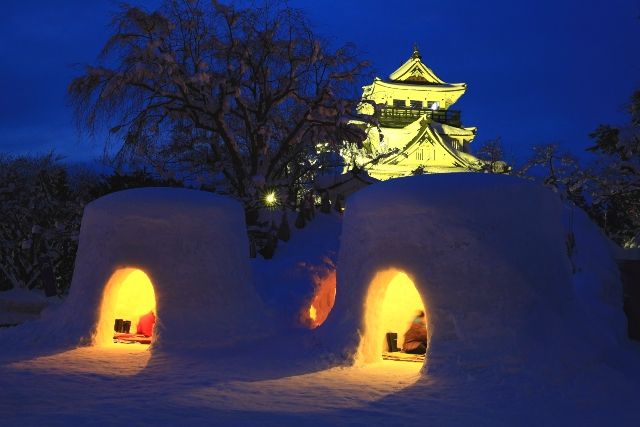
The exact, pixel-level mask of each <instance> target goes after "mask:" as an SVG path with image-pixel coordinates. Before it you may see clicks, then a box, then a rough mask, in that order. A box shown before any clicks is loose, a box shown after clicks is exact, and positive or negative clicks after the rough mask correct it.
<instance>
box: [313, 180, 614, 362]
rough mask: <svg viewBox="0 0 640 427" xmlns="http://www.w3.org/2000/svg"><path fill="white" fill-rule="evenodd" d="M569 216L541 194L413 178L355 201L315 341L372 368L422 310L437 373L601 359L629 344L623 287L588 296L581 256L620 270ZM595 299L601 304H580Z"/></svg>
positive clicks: (594, 289) (517, 183) (607, 281)
mask: <svg viewBox="0 0 640 427" xmlns="http://www.w3.org/2000/svg"><path fill="white" fill-rule="evenodd" d="M564 209H565V208H564V207H563V204H562V202H561V200H560V198H559V197H558V196H557V195H556V194H554V193H553V192H551V191H550V190H548V189H546V188H544V187H542V186H540V185H537V184H534V183H530V182H527V181H524V180H521V179H518V178H515V177H510V176H498V175H490V174H474V173H469V174H443V175H441V174H438V175H422V176H414V177H407V178H401V179H396V180H389V181H385V182H383V183H379V184H377V185H375V186H370V187H368V188H366V189H364V190H362V191H360V192H358V193H357V194H355V195H353V197H352V199H351V200H350V204H349V209H348V210H347V211H346V213H345V217H344V225H343V232H342V236H341V246H340V252H339V256H338V264H337V293H336V302H335V305H334V308H333V311H332V313H331V314H330V316H329V318H328V319H327V321H326V322H325V324H324V325H323V326H322V327H321V328H319V329H318V333H319V334H324V335H321V337H322V339H323V342H324V343H325V345H326V346H327V347H329V348H332V349H333V350H334V351H335V353H337V354H341V355H346V357H347V358H348V359H349V360H352V361H355V362H356V363H359V362H360V363H368V362H375V361H378V360H381V358H382V353H383V352H384V351H385V350H386V347H385V346H386V345H387V344H386V342H385V335H386V334H387V333H390V332H391V333H396V334H397V336H398V340H399V341H401V339H402V336H403V334H404V332H405V331H406V330H407V327H408V325H409V324H410V323H411V319H412V317H414V316H415V311H416V310H417V309H418V310H420V309H424V311H425V313H426V323H427V330H428V348H427V355H426V361H425V364H426V366H427V367H428V369H429V372H438V371H440V372H443V371H446V372H470V371H471V372H478V371H480V370H487V369H497V370H498V371H499V372H507V371H509V372H511V371H513V370H519V369H525V366H526V367H527V368H526V369H529V368H530V367H531V366H534V365H535V364H536V363H538V365H537V366H539V367H540V369H546V370H553V369H554V368H553V367H554V366H557V367H566V366H568V365H575V366H577V365H579V364H580V363H581V361H583V362H584V363H588V360H595V359H597V357H598V355H599V354H602V352H604V351H607V348H608V346H610V345H615V344H616V340H618V339H622V338H621V337H623V336H624V329H623V326H622V325H623V324H622V323H621V322H620V321H621V319H623V318H624V316H623V315H622V309H621V299H617V298H616V297H615V296H616V295H617V296H620V282H619V278H617V276H615V275H612V276H607V275H606V274H600V277H599V279H602V280H600V281H598V282H597V283H590V284H589V285H588V287H590V290H588V291H585V290H584V289H582V288H581V286H582V285H581V284H580V283H579V281H578V280H576V277H578V274H573V273H572V259H571V257H574V258H575V256H576V255H575V254H576V253H578V254H580V253H582V254H583V255H584V254H585V253H586V252H585V251H592V252H593V251H595V252H594V253H599V254H600V255H601V256H600V259H599V261H598V265H599V266H602V267H597V268H604V269H606V268H610V267H611V268H613V269H615V262H614V260H613V257H612V256H609V254H608V245H607V242H606V241H605V240H604V237H603V236H602V234H601V233H599V232H598V231H597V230H596V231H595V232H594V231H593V230H591V229H590V230H589V233H590V236H591V237H589V241H588V242H587V243H585V240H584V239H583V235H585V233H583V230H580V229H576V230H567V224H566V222H563V213H564ZM586 227H592V228H595V226H593V225H592V224H591V223H588V224H587V225H586ZM568 231H572V232H573V231H575V239H576V248H575V250H573V254H572V253H571V251H569V250H568V246H567V232H568ZM589 233H587V234H589ZM593 236H596V237H593ZM581 245H582V246H581ZM580 251H582V252H580ZM593 264H595V263H593ZM585 268H587V267H585ZM611 271H613V270H611ZM600 273H602V272H600ZM587 276H589V277H597V276H598V274H595V273H594V272H590V273H589V274H588V275H587ZM582 287H586V286H582ZM587 293H589V294H591V295H597V296H596V297H594V298H591V297H587V298H582V297H580V294H587ZM602 295H608V296H609V297H607V298H608V299H606V298H604V297H602ZM587 300H588V303H587ZM596 307H598V310H597V312H598V314H597V315H596V314H594V313H596ZM603 313H608V314H606V315H605V314H603ZM401 346H402V343H401V342H399V343H398V347H401ZM559 369H560V368H559Z"/></svg>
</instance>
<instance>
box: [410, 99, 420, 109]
mask: <svg viewBox="0 0 640 427" xmlns="http://www.w3.org/2000/svg"><path fill="white" fill-rule="evenodd" d="M410 104H411V108H422V101H415V100H413V99H412V100H411V101H410Z"/></svg>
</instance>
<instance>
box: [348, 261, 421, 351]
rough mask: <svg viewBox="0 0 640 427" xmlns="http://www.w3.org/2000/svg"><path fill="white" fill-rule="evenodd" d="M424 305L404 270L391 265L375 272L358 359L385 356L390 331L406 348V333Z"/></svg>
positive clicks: (366, 302)
mask: <svg viewBox="0 0 640 427" xmlns="http://www.w3.org/2000/svg"><path fill="white" fill-rule="evenodd" d="M420 311H422V312H423V313H425V314H426V316H427V320H428V313H427V310H426V309H425V306H424V303H423V302H422V298H421V297H420V294H419V293H418V290H417V289H416V286H415V284H414V283H413V281H412V280H411V279H410V278H409V276H407V274H405V273H404V272H402V271H399V270H396V269H390V270H386V271H383V272H379V273H377V274H376V275H375V277H374V278H373V280H372V281H371V283H370V285H369V291H368V292H367V297H366V301H365V307H364V335H363V336H362V339H361V341H360V346H359V348H358V356H357V358H356V362H357V363H371V362H377V361H381V360H382V354H383V352H386V351H388V350H390V349H389V348H388V344H387V340H386V336H387V333H396V334H397V338H398V341H397V346H398V348H400V349H401V348H403V345H404V334H405V332H406V331H407V330H408V329H409V326H411V324H412V321H413V320H414V319H415V318H416V314H417V313H418V312H420Z"/></svg>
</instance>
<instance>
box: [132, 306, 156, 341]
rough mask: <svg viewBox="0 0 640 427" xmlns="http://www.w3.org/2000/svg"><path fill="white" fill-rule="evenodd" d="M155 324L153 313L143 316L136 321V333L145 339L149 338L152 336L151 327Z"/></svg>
mask: <svg viewBox="0 0 640 427" xmlns="http://www.w3.org/2000/svg"><path fill="white" fill-rule="evenodd" d="M155 323H156V316H155V315H154V314H153V311H150V312H149V313H147V314H145V315H144V316H141V317H140V320H138V328H137V330H136V333H138V334H140V335H144V336H145V337H150V336H151V335H153V325H154V324H155Z"/></svg>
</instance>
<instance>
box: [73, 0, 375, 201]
mask: <svg viewBox="0 0 640 427" xmlns="http://www.w3.org/2000/svg"><path fill="white" fill-rule="evenodd" d="M113 28H114V31H113V35H112V36H111V37H110V38H109V40H108V41H107V42H106V44H105V45H104V48H103V50H102V55H101V59H100V60H99V62H98V63H97V64H96V65H91V66H87V67H86V69H85V71H84V74H83V75H81V76H80V77H77V78H76V79H74V80H73V81H72V82H71V84H70V86H69V94H70V97H71V99H72V101H73V103H74V105H75V107H76V114H77V118H78V120H79V123H80V124H81V126H82V127H84V128H87V129H88V130H89V131H90V132H95V131H96V130H98V129H99V128H102V127H106V128H108V129H109V133H110V138H109V140H110V145H109V146H112V145H113V144H114V143H115V144H116V147H115V148H116V153H117V154H116V159H117V160H120V161H128V160H131V159H134V158H138V159H146V160H148V161H151V162H155V164H156V165H158V164H162V165H163V167H169V168H174V169H178V168H186V169H189V170H192V171H193V170H200V171H202V172H203V173H204V172H206V173H209V174H214V175H222V176H224V178H225V181H226V183H227V185H228V189H227V191H228V192H230V193H231V194H233V195H234V196H236V197H238V198H239V199H241V200H242V201H243V202H244V204H245V207H247V209H250V208H252V207H255V206H256V205H257V204H258V203H259V199H260V195H261V192H262V191H264V189H265V188H275V187H280V188H285V189H286V191H284V192H283V193H284V194H291V193H295V192H296V190H297V189H299V188H300V185H301V182H304V181H305V180H309V178H310V175H312V174H313V173H314V171H315V167H316V166H315V165H316V164H317V162H316V161H315V159H316V156H317V153H316V149H315V148H316V145H317V144H318V143H321V142H322V143H323V144H328V145H329V146H330V147H331V149H333V150H337V149H338V148H339V147H340V146H341V145H342V144H343V143H345V142H346V143H355V144H360V143H361V141H362V140H363V139H364V133H363V131H362V130H361V129H360V128H358V127H357V126H355V125H353V124H351V123H350V120H351V119H352V118H356V117H357V118H359V119H361V120H362V116H357V115H356V114H355V108H354V107H355V105H356V103H357V102H358V101H359V100H358V99H353V100H351V99H346V98H344V97H343V94H344V93H346V89H347V87H348V86H349V84H350V83H352V82H353V81H354V79H355V78H357V77H358V76H359V75H360V74H361V73H362V72H363V70H364V69H365V68H366V66H367V64H366V63H365V62H361V61H358V60H357V59H356V57H355V54H354V49H353V47H350V46H344V47H341V48H339V49H337V50H335V51H332V50H330V49H328V48H327V46H326V44H325V43H323V42H322V41H321V40H320V39H319V38H318V37H317V36H316V35H315V34H314V33H313V31H312V29H311V28H310V25H309V23H308V21H307V19H306V18H305V17H304V16H303V15H302V14H301V12H299V11H297V10H295V9H292V8H290V7H288V6H287V5H286V3H284V2H272V1H269V2H265V3H263V5H262V6H260V7H252V8H240V7H234V6H228V5H225V4H223V3H222V2H221V1H218V0H213V1H210V2H204V1H202V2H199V1H188V0H166V1H164V3H163V4H162V6H161V8H160V9H159V10H157V11H154V12H147V11H145V10H142V9H140V8H137V7H133V6H123V7H122V9H121V11H120V13H119V14H117V15H116V16H115V18H114V21H113ZM292 189H293V190H292ZM290 190H292V191H290Z"/></svg>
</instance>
